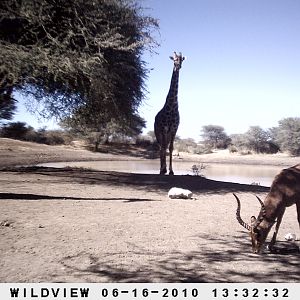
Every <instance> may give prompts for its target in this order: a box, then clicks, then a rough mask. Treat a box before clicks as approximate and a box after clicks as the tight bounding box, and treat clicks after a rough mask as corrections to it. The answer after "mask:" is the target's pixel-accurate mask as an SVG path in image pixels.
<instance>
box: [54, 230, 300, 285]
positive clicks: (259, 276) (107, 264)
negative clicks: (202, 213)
mask: <svg viewBox="0 0 300 300" xmlns="http://www.w3.org/2000/svg"><path fill="white" fill-rule="evenodd" d="M195 238H197V239H198V240H199V251H192V252H180V251H172V252H169V253H166V252H153V251H149V250H147V249H141V248H138V247H136V246H134V245H131V247H133V248H134V249H135V250H134V251H132V252H131V253H129V254H127V258H126V259H122V258H121V259H117V257H118V256H120V253H101V254H99V255H98V256H96V255H95V254H89V253H84V252H80V253H78V254H77V255H74V256H67V257H65V258H64V259H63V260H61V262H60V263H61V265H62V266H63V268H64V270H65V271H66V273H67V277H68V276H75V277H76V278H77V280H80V281H82V282H90V281H92V282H297V281H299V279H300V265H299V257H300V253H299V250H298V249H297V248H296V247H293V246H292V245H284V248H282V252H278V253H277V254H276V255H275V254H264V255H256V254H252V253H249V248H250V247H249V244H248V243H247V242H245V239H243V237H237V236H235V237H233V236H232V235H231V236H229V235H228V236H223V237H218V238H213V237H211V236H210V235H206V234H204V235H201V236H196V237H195ZM216 244H218V245H219V250H215V248H216V247H215V245H216ZM279 244H280V242H279ZM284 249H285V250H284ZM141 256H144V259H143V260H142V261H144V263H139V261H140V259H139V257H141ZM120 257H122V255H121V256H120ZM145 261H146V262H145ZM83 262H85V263H84V264H83ZM53 280H63V278H62V277H61V276H59V275H54V278H53Z"/></svg>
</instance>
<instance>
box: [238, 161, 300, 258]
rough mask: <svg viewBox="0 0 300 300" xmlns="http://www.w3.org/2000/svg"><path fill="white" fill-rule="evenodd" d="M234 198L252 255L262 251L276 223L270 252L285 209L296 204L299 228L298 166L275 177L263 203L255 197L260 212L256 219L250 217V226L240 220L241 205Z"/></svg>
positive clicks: (299, 166) (299, 194) (299, 168)
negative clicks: (249, 238)
mask: <svg viewBox="0 0 300 300" xmlns="http://www.w3.org/2000/svg"><path fill="white" fill-rule="evenodd" d="M234 196H235V198H236V200H237V203H238V207H237V212H236V217H237V220H238V222H239V223H240V224H241V225H242V226H243V227H244V228H246V229H247V230H249V232H250V237H251V242H252V251H253V252H254V253H259V252H260V251H261V250H262V246H263V244H264V243H265V240H266V238H267V236H268V233H269V232H270V230H271V228H272V226H273V225H274V224H275V223H276V227H275V231H274V234H273V237H272V239H271V242H270V244H269V249H270V250H272V248H273V246H274V244H275V242H276V237H277V234H278V230H279V227H280V224H281V221H282V217H283V214H284V212H285V209H286V207H288V206H291V205H293V204H296V207H297V217H298V223H299V226H300V164H298V165H296V166H293V167H291V168H288V169H283V170H282V171H281V172H280V173H279V174H278V175H277V176H276V177H275V179H274V181H273V183H272V185H271V188H270V192H269V193H268V195H267V196H266V198H265V201H264V202H262V201H261V200H260V199H259V198H258V197H257V199H258V200H259V202H260V204H261V210H260V212H259V215H258V217H257V218H256V217H255V216H252V217H251V221H250V225H249V224H247V223H245V222H244V221H243V220H242V218H241V215H240V209H241V203H240V200H239V198H238V197H237V195H235V194H234Z"/></svg>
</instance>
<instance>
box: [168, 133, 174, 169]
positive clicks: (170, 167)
mask: <svg viewBox="0 0 300 300" xmlns="http://www.w3.org/2000/svg"><path fill="white" fill-rule="evenodd" d="M173 143H174V138H173V137H172V138H171V141H170V145H169V156H170V157H169V158H170V164H169V175H174V172H173V166H172V159H173V149H174V145H173Z"/></svg>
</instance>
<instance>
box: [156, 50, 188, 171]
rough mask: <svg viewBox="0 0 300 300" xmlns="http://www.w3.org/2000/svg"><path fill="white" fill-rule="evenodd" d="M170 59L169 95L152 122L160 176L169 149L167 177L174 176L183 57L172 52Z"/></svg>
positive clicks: (165, 165)
mask: <svg viewBox="0 0 300 300" xmlns="http://www.w3.org/2000/svg"><path fill="white" fill-rule="evenodd" d="M170 59H172V60H173V62H174V67H173V73H172V78H171V84H170V89H169V93H168V95H167V99H166V102H165V105H164V107H163V108H162V109H161V110H160V111H159V112H158V114H157V115H156V117H155V122H154V132H155V136H156V140H157V142H158V144H159V148H160V174H161V175H164V174H166V173H167V163H166V154H167V148H168V147H169V158H170V164H169V175H174V172H173V167H172V153H173V144H174V139H175V135H176V132H177V129H178V126H179V111H178V99H177V98H178V80H179V70H180V68H181V64H182V62H183V61H184V59H185V57H184V56H182V54H181V52H180V53H179V54H177V53H176V52H174V55H173V56H170Z"/></svg>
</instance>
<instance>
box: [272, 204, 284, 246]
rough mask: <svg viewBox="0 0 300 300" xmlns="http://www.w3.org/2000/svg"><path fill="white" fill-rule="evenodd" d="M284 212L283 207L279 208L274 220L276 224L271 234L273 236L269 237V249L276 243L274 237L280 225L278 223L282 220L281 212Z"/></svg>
mask: <svg viewBox="0 0 300 300" xmlns="http://www.w3.org/2000/svg"><path fill="white" fill-rule="evenodd" d="M284 212H285V207H284V208H283V209H281V210H280V211H279V213H278V216H277V222H276V226H275V231H274V234H273V237H272V239H271V242H270V244H269V249H270V251H272V249H273V246H274V245H275V243H276V238H277V234H278V230H279V227H280V224H281V221H282V217H283V214H284Z"/></svg>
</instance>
